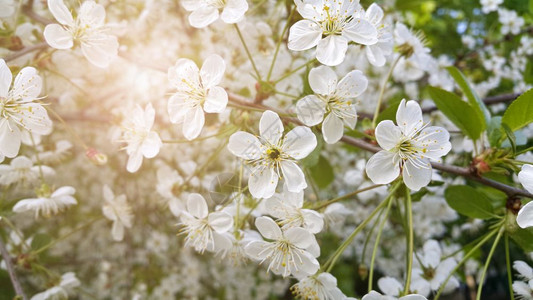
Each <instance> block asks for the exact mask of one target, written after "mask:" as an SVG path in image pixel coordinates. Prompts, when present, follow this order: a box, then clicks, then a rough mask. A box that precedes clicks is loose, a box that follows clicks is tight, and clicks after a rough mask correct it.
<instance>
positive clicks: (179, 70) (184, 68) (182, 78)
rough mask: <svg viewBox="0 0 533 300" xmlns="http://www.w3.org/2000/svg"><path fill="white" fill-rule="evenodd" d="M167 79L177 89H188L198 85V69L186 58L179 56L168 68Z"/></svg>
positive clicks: (195, 87)
mask: <svg viewBox="0 0 533 300" xmlns="http://www.w3.org/2000/svg"><path fill="white" fill-rule="evenodd" d="M168 81H170V83H171V84H172V85H173V86H174V87H176V88H177V89H178V90H179V91H190V90H191V89H197V88H199V87H200V70H199V69H198V66H196V64H195V63H194V62H193V61H192V60H190V59H186V58H180V59H178V60H177V61H176V64H175V65H174V66H173V67H170V68H169V69H168Z"/></svg>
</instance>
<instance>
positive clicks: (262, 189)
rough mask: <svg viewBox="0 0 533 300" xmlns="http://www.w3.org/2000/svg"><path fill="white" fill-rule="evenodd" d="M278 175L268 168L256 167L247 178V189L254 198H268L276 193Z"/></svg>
mask: <svg viewBox="0 0 533 300" xmlns="http://www.w3.org/2000/svg"><path fill="white" fill-rule="evenodd" d="M278 180H279V178H278V174H277V173H276V172H275V171H274V170H273V169H270V168H268V167H263V166H258V167H256V168H255V169H254V170H253V171H252V174H250V178H248V188H249V190H250V193H251V194H252V196H254V197H255V198H270V197H272V195H274V193H275V192H276V186H277V185H278Z"/></svg>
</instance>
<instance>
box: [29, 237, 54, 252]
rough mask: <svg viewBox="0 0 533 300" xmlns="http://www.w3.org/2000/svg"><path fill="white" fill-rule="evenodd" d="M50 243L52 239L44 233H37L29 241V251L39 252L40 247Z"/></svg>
mask: <svg viewBox="0 0 533 300" xmlns="http://www.w3.org/2000/svg"><path fill="white" fill-rule="evenodd" d="M51 241H52V238H51V237H50V236H49V235H47V234H44V233H37V234H36V235H34V236H33V239H32V240H31V249H33V250H39V249H41V248H42V247H44V246H46V245H48V244H49V243H50V242H51Z"/></svg>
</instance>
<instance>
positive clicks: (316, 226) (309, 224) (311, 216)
mask: <svg viewBox="0 0 533 300" xmlns="http://www.w3.org/2000/svg"><path fill="white" fill-rule="evenodd" d="M302 215H303V217H304V228H305V229H307V230H309V232H311V233H313V234H317V233H319V232H320V231H322V228H323V227H324V218H323V217H322V215H321V214H320V213H318V212H316V211H314V210H310V209H302Z"/></svg>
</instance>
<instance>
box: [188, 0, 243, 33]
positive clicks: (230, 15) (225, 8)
mask: <svg viewBox="0 0 533 300" xmlns="http://www.w3.org/2000/svg"><path fill="white" fill-rule="evenodd" d="M181 5H183V7H184V8H185V9H186V10H188V11H191V12H192V13H191V14H190V15H189V23H190V24H191V26H193V27H196V28H204V27H207V26H209V25H210V24H211V23H213V22H215V21H216V20H218V18H219V17H220V19H222V21H224V23H228V24H233V23H237V22H239V21H240V20H242V19H243V17H244V13H246V11H247V10H248V2H246V0H182V1H181ZM220 10H222V13H220V12H219V11H220Z"/></svg>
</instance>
